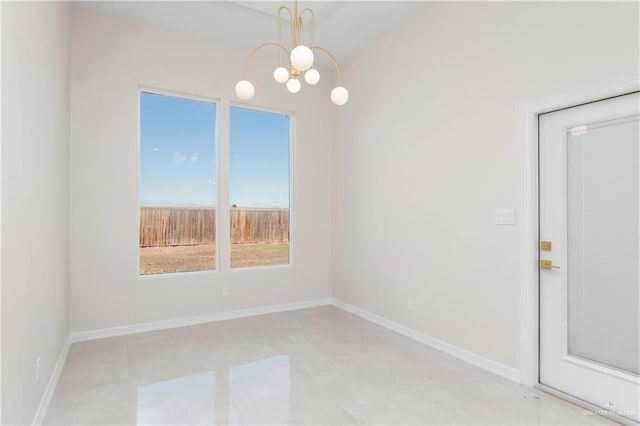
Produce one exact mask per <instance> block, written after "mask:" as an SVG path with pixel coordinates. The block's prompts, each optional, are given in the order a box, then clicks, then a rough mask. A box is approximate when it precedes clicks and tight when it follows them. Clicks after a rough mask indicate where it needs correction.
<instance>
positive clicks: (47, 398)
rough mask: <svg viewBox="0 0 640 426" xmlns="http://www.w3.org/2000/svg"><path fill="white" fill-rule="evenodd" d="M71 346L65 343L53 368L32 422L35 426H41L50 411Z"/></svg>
mask: <svg viewBox="0 0 640 426" xmlns="http://www.w3.org/2000/svg"><path fill="white" fill-rule="evenodd" d="M69 346H71V341H70V340H69V339H67V341H66V342H64V346H63V347H62V350H61V351H60V356H59V357H58V362H56V365H55V367H54V368H53V372H52V373H51V377H50V378H49V383H47V387H46V388H45V390H44V394H42V398H41V399H40V405H38V410H36V414H35V416H33V421H32V422H31V424H32V425H33V426H40V425H41V424H42V422H43V421H44V417H45V416H46V415H47V410H48V409H49V404H51V399H52V398H53V393H54V392H55V391H56V386H57V385H58V380H59V379H60V374H62V368H63V367H64V363H65V361H66V360H67V354H68V353H69Z"/></svg>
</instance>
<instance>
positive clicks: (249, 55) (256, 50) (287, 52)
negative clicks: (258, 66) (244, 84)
mask: <svg viewBox="0 0 640 426" xmlns="http://www.w3.org/2000/svg"><path fill="white" fill-rule="evenodd" d="M267 46H275V47H279V48H280V49H279V51H280V53H282V51H283V50H284V52H285V53H286V54H287V56H289V51H288V50H287V49H286V48H285V47H284V46H282V45H281V44H278V43H262V44H261V45H260V46H257V47H256V48H255V49H253V50H252V51H251V52H249V54H248V55H247V59H245V61H244V65H243V67H242V79H243V80H246V79H247V66H249V62H250V61H251V59H253V56H254V55H255V54H256V53H257V52H258V51H259V50H260V49H262V48H263V47H267Z"/></svg>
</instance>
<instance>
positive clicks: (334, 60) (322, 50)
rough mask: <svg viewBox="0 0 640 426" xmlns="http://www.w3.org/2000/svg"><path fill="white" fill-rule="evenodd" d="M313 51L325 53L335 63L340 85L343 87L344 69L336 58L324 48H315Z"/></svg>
mask: <svg viewBox="0 0 640 426" xmlns="http://www.w3.org/2000/svg"><path fill="white" fill-rule="evenodd" d="M313 50H319V51H321V52H324V53H325V54H326V55H327V56H328V57H329V58H330V59H331V60H332V61H333V64H334V65H335V66H336V71H337V72H338V84H339V85H342V69H341V68H340V65H339V64H338V61H337V60H336V58H335V57H334V56H333V55H332V54H331V52H329V51H328V50H327V49H325V48H324V47H319V46H314V47H313Z"/></svg>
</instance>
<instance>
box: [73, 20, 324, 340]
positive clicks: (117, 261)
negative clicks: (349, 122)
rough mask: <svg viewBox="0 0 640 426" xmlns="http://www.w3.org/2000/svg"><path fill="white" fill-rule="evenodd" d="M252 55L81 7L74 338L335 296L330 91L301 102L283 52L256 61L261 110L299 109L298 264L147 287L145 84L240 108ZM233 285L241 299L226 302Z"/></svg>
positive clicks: (179, 278) (76, 55)
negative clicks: (141, 103) (282, 66)
mask: <svg viewBox="0 0 640 426" xmlns="http://www.w3.org/2000/svg"><path fill="white" fill-rule="evenodd" d="M247 53H248V52H247V49H246V48H236V47H234V46H233V45H230V44H226V43H216V42H212V41H208V40H205V39H203V38H197V37H192V36H188V35H183V34H180V33H177V32H175V31H172V30H169V29H164V28H160V27H156V26H151V25H147V24H142V23H136V22H133V21H128V20H126V19H123V18H119V17H115V16H109V15H103V14H99V13H96V12H92V11H88V10H85V9H80V8H73V13H72V60H71V61H72V62H71V63H72V75H71V123H72V124H71V261H72V265H73V268H72V271H71V329H72V331H86V330H95V329H102V328H109V327H115V326H121V325H130V324H138V323H144V322H150V321H159V320H168V319H173V318H183V317H189V316H196V315H204V314H211V313H217V312H223V311H229V310H235V309H240V308H249V307H255V306H261V305H271V304H280V303H289V302H296V301H303V300H310V299H316V298H324V297H329V296H330V295H331V281H330V279H331V207H330V204H331V183H330V182H331V128H330V122H329V120H330V111H331V105H332V104H331V103H330V101H329V91H330V89H329V87H328V86H326V85H320V87H313V88H309V87H305V88H304V89H303V90H304V91H305V92H306V93H304V94H303V93H300V94H299V95H297V96H296V95H292V94H289V93H288V92H287V91H286V90H285V89H284V88H283V87H282V86H279V85H277V83H275V82H274V81H273V78H272V77H271V75H272V72H273V69H274V68H275V67H276V64H277V59H276V58H277V55H275V51H273V52H270V53H271V55H269V54H265V55H264V56H258V57H256V62H254V63H252V67H251V68H250V72H249V77H250V78H251V79H252V80H254V84H255V86H256V96H255V98H254V99H252V100H251V103H255V105H264V106H268V107H271V108H276V109H281V110H291V111H295V118H294V120H295V126H296V129H297V132H296V134H295V135H294V138H295V161H294V164H293V173H294V175H293V184H294V192H293V209H294V218H293V230H292V237H293V250H294V252H293V265H292V266H291V267H284V268H273V269H257V270H244V271H228V270H227V271H219V272H214V273H205V274H195V275H172V276H164V277H162V276H161V277H154V278H151V279H149V278H145V279H139V278H138V187H137V185H136V182H138V92H137V90H138V85H143V86H149V87H156V88H161V89H165V90H171V91H175V92H181V93H187V94H196V95H200V96H206V97H212V98H223V99H235V95H234V93H233V90H234V87H235V83H236V82H237V80H239V78H240V71H241V68H242V64H243V61H244V58H245V55H246V54H247ZM325 84H326V83H325ZM225 286H228V287H230V295H229V297H223V287H225Z"/></svg>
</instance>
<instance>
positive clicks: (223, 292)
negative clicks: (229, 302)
mask: <svg viewBox="0 0 640 426" xmlns="http://www.w3.org/2000/svg"><path fill="white" fill-rule="evenodd" d="M222 294H224V297H228V296H229V287H223V288H222Z"/></svg>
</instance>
